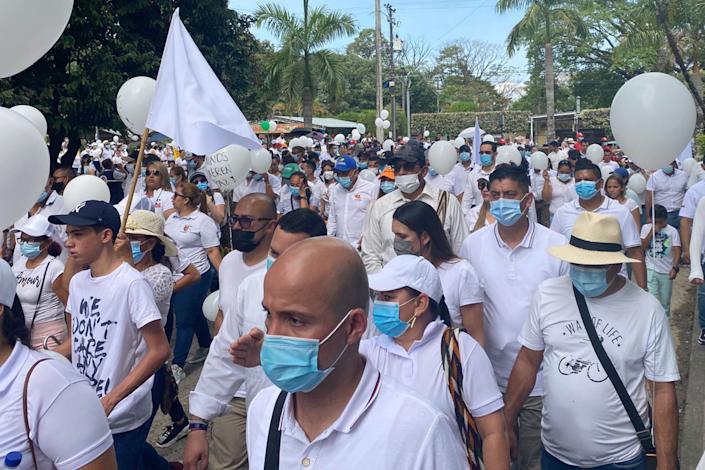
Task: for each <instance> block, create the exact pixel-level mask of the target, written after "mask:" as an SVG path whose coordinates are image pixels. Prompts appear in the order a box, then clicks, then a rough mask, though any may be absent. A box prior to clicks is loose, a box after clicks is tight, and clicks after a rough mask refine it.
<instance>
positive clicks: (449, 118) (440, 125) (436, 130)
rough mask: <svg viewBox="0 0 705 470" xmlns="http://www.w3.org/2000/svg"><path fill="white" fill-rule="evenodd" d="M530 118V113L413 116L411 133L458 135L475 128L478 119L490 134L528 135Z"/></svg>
mask: <svg viewBox="0 0 705 470" xmlns="http://www.w3.org/2000/svg"><path fill="white" fill-rule="evenodd" d="M501 116H503V117H504V125H503V126H501V124H500V120H501ZM530 116H531V113H530V112H528V111H487V112H468V113H424V114H412V115H411V132H412V133H420V132H423V131H424V129H426V130H428V131H430V132H431V135H434V134H444V135H457V134H458V133H460V131H462V130H463V129H466V128H468V127H473V126H474V125H475V117H477V119H478V120H479V122H480V127H481V128H482V130H484V131H485V132H489V133H490V134H499V133H500V131H501V130H504V132H515V133H521V134H528V133H529V117H530Z"/></svg>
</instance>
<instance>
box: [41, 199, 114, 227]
mask: <svg viewBox="0 0 705 470" xmlns="http://www.w3.org/2000/svg"><path fill="white" fill-rule="evenodd" d="M49 222H51V223H52V224H56V225H73V226H75V227H91V226H94V225H104V226H105V227H107V228H109V229H110V230H112V231H113V234H117V233H118V231H119V230H120V214H119V213H118V211H117V210H116V209H115V208H114V207H113V206H111V205H110V204H108V203H107V202H103V201H85V202H82V203H80V204H79V205H77V206H76V207H75V208H74V209H73V210H72V211H71V212H69V213H68V214H62V215H52V216H51V217H49Z"/></svg>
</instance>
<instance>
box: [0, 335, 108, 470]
mask: <svg viewBox="0 0 705 470" xmlns="http://www.w3.org/2000/svg"><path fill="white" fill-rule="evenodd" d="M47 357H48V356H46V355H45V354H42V353H40V352H37V351H32V350H30V349H29V348H28V347H26V346H24V345H22V344H21V343H19V342H18V343H15V345H14V347H13V348H12V352H11V353H10V356H9V357H8V358H7V360H6V361H5V363H4V364H3V365H2V366H0V416H2V426H0V462H2V461H4V459H5V456H6V455H7V454H8V453H10V452H21V453H22V462H21V463H20V466H19V468H20V469H31V468H35V467H34V466H33V465H32V454H31V452H30V450H29V442H28V441H27V435H26V431H25V426H24V418H23V413H22V395H23V387H24V381H25V377H26V376H27V372H29V369H30V367H32V365H34V364H35V363H36V362H37V361H38V360H40V359H46V358H47ZM27 402H28V407H27V408H28V410H27V411H28V413H27V416H28V421H29V436H30V438H31V439H32V442H33V444H34V452H35V454H36V457H37V462H36V465H37V467H36V468H41V469H50V468H51V469H53V468H57V469H59V470H72V469H76V468H81V467H83V466H85V465H88V464H89V463H90V462H92V461H93V460H95V459H97V458H98V457H100V456H101V455H102V454H103V453H104V452H105V451H107V450H108V449H109V448H110V447H111V446H112V445H113V436H112V434H111V433H110V428H109V427H108V420H107V419H106V417H105V412H104V411H103V407H102V406H100V402H99V401H98V398H97V397H96V395H95V391H94V390H93V388H92V387H91V386H90V385H89V384H88V381H87V380H86V379H85V378H83V377H82V376H81V375H80V374H79V373H78V372H77V371H76V370H75V369H74V368H73V367H72V366H71V363H70V362H69V361H64V360H61V359H51V360H48V361H44V362H42V363H41V364H39V365H38V366H37V367H36V368H35V369H34V371H33V372H32V376H31V377H30V381H29V386H28V388H27ZM3 468H4V467H3Z"/></svg>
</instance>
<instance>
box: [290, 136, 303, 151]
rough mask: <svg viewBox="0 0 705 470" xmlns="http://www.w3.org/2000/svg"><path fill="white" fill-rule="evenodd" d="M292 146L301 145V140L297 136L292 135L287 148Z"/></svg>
mask: <svg viewBox="0 0 705 470" xmlns="http://www.w3.org/2000/svg"><path fill="white" fill-rule="evenodd" d="M294 147H301V141H300V140H299V138H298V137H294V138H293V139H291V140H290V141H289V148H290V149H293V148H294Z"/></svg>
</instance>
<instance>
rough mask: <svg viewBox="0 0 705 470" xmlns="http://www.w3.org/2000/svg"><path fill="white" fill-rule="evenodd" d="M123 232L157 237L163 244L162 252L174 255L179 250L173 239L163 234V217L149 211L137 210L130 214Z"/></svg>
mask: <svg viewBox="0 0 705 470" xmlns="http://www.w3.org/2000/svg"><path fill="white" fill-rule="evenodd" d="M125 233H126V234H128V235H130V234H132V235H148V236H150V237H157V238H158V239H159V241H161V242H162V244H163V245H164V254H166V255H167V256H176V255H178V254H179V250H178V249H177V248H176V244H175V243H174V241H173V240H172V239H171V238H169V237H168V236H166V235H164V219H162V218H161V217H160V216H158V215H157V214H155V213H154V212H150V211H143V210H137V211H134V212H132V213H131V214H130V216H129V217H128V218H127V224H126V225H125Z"/></svg>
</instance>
